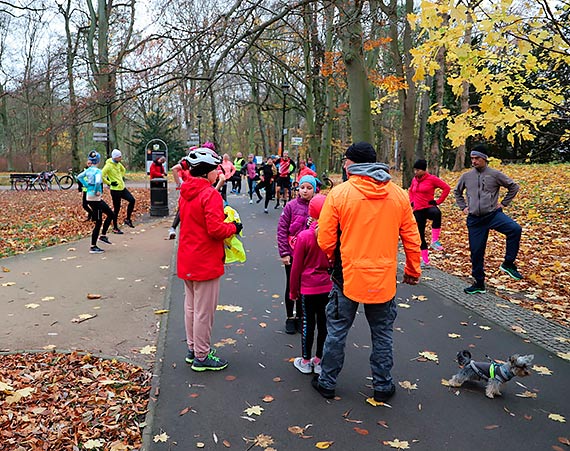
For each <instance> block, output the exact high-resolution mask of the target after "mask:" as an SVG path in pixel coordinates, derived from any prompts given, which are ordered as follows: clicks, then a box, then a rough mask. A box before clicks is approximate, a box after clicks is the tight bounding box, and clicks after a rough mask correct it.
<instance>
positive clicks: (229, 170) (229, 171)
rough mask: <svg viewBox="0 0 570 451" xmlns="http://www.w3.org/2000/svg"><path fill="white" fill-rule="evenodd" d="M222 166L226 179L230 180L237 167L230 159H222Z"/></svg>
mask: <svg viewBox="0 0 570 451" xmlns="http://www.w3.org/2000/svg"><path fill="white" fill-rule="evenodd" d="M220 166H221V167H222V168H223V169H224V176H225V177H226V180H229V179H230V178H231V176H232V175H234V174H235V172H236V167H235V166H234V164H233V163H232V162H231V161H230V160H222V164H221V165H220Z"/></svg>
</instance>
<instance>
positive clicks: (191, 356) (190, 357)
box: [184, 349, 194, 365]
mask: <svg viewBox="0 0 570 451" xmlns="http://www.w3.org/2000/svg"><path fill="white" fill-rule="evenodd" d="M184 360H185V361H186V363H189V364H190V365H191V364H192V363H194V351H192V350H191V349H188V352H187V353H186V358H185V359H184Z"/></svg>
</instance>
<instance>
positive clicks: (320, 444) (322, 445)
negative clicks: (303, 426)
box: [315, 441, 334, 449]
mask: <svg viewBox="0 0 570 451" xmlns="http://www.w3.org/2000/svg"><path fill="white" fill-rule="evenodd" d="M333 443H334V442H332V441H330V442H317V444H316V445H315V448H319V449H327V448H330V447H331V446H332V444H333Z"/></svg>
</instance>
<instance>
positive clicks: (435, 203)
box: [428, 199, 437, 207]
mask: <svg viewBox="0 0 570 451" xmlns="http://www.w3.org/2000/svg"><path fill="white" fill-rule="evenodd" d="M428 204H430V205H433V206H434V207H435V206H436V205H437V202H436V201H435V200H433V199H432V200H430V201H429V202H428Z"/></svg>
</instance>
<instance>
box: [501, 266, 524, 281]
mask: <svg viewBox="0 0 570 451" xmlns="http://www.w3.org/2000/svg"><path fill="white" fill-rule="evenodd" d="M499 269H500V270H501V271H503V272H506V273H507V274H508V275H509V276H511V277H512V278H513V279H515V280H521V279H522V278H523V276H522V274H521V273H520V272H518V270H517V267H516V265H515V264H514V263H507V262H503V264H502V265H501V266H499Z"/></svg>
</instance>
